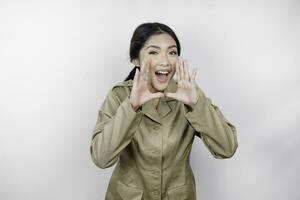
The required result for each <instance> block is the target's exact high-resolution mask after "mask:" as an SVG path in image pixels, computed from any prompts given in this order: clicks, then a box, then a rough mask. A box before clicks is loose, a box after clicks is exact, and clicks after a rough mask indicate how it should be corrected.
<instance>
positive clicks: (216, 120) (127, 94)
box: [90, 23, 238, 200]
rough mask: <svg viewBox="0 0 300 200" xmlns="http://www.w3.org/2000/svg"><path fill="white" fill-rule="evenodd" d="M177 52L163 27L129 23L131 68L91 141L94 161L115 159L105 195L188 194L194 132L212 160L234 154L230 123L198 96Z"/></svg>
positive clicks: (131, 198)
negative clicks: (131, 34) (134, 27)
mask: <svg viewBox="0 0 300 200" xmlns="http://www.w3.org/2000/svg"><path fill="white" fill-rule="evenodd" d="M179 55H180V43H179V40H178V38H177V37H176V35H175V33H174V32H173V31H172V30H171V28H169V27H168V26H166V25H164V24H161V23H144V24H141V25H139V26H138V27H137V28H136V29H135V31H134V33H133V36H132V39H131V43H130V59H131V62H132V63H133V64H135V67H134V69H133V70H132V71H131V73H130V74H129V76H128V77H127V78H126V80H125V81H123V82H120V83H118V84H115V85H114V86H113V87H112V89H111V90H110V91H109V92H108V95H107V97H106V99H105V101H104V102H103V103H102V105H101V108H100V110H99V112H98V114H99V115H98V120H97V122H96V125H95V128H94V130H93V136H92V141H91V149H90V150H91V157H92V160H93V162H94V163H95V164H96V165H97V166H98V167H100V168H107V167H110V166H112V165H113V164H115V163H117V164H116V166H115V168H114V171H113V173H112V176H111V179H110V182H109V185H108V188H107V192H106V196H105V199H106V200H121V199H122V200H141V199H143V200H148V199H149V200H150V199H164V200H177V199H178V200H184V199H187V200H195V199H196V189H195V180H194V175H193V172H192V169H191V166H190V162H189V161H190V152H191V147H192V144H193V140H194V137H195V136H198V137H199V138H201V139H202V141H203V142H204V144H205V145H206V147H207V148H208V150H209V151H210V152H211V154H212V155H213V156H214V157H215V158H218V159H225V158H230V157H232V156H233V154H234V153H235V151H236V149H237V146H238V143H237V137H236V129H235V127H234V125H233V124H231V123H230V122H229V121H227V120H226V119H225V117H224V116H223V114H222V113H221V111H220V110H219V108H218V107H217V106H216V105H214V104H212V101H211V100H210V99H209V98H208V97H206V96H205V94H204V92H203V91H202V90H201V89H200V88H199V86H198V85H197V84H196V81H195V80H196V71H195V70H193V72H192V73H191V74H190V73H189V69H188V66H187V62H186V60H184V59H182V58H180V57H179ZM175 73H176V77H177V79H176V80H175V79H173V76H174V74H175Z"/></svg>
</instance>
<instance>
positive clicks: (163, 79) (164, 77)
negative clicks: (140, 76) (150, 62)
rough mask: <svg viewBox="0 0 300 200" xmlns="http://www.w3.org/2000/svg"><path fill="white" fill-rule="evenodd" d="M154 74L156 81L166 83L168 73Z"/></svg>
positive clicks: (158, 72)
mask: <svg viewBox="0 0 300 200" xmlns="http://www.w3.org/2000/svg"><path fill="white" fill-rule="evenodd" d="M155 74H156V76H157V79H158V81H160V82H166V81H167V76H168V74H169V72H168V71H161V70H159V71H156V72H155Z"/></svg>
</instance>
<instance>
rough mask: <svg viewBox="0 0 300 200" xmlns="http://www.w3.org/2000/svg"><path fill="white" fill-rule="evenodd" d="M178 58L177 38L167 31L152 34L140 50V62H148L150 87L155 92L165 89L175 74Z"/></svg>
mask: <svg viewBox="0 0 300 200" xmlns="http://www.w3.org/2000/svg"><path fill="white" fill-rule="evenodd" d="M177 59H178V54H177V46H176V42H175V40H174V39H173V38H172V37H171V36H170V35H169V34H167V33H162V34H158V35H153V36H151V37H150V38H149V39H148V40H147V42H146V43H145V45H144V47H143V48H142V49H141V50H140V54H139V62H140V63H141V62H142V61H143V60H144V61H145V62H146V63H148V66H149V73H148V87H149V90H150V91H151V92H152V93H154V92H158V91H160V92H162V91H164V90H165V89H166V88H167V86H168V84H169V82H170V80H171V79H172V77H173V76H174V74H175V70H176V61H177Z"/></svg>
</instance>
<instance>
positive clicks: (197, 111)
mask: <svg viewBox="0 0 300 200" xmlns="http://www.w3.org/2000/svg"><path fill="white" fill-rule="evenodd" d="M197 94H198V95H199V98H198V101H197V103H196V104H195V105H193V106H189V105H185V109H186V114H185V117H186V119H187V120H188V122H189V123H190V125H191V126H192V127H193V128H194V130H195V131H196V135H197V136H198V137H200V138H202V141H203V142H204V144H205V146H206V147H207V148H208V149H209V151H210V152H211V154H212V155H213V156H214V157H215V158H218V159H224V158H230V157H232V156H233V155H234V153H235V151H236V149H237V147H238V142H237V135H236V134H237V132H236V128H235V126H234V125H233V124H231V123H230V122H229V121H228V120H227V119H226V118H225V117H224V115H223V114H222V113H221V111H220V109H219V108H218V107H217V106H216V105H214V104H212V101H211V99H210V98H207V97H206V96H205V94H204V93H203V91H202V90H201V89H200V88H199V87H197Z"/></svg>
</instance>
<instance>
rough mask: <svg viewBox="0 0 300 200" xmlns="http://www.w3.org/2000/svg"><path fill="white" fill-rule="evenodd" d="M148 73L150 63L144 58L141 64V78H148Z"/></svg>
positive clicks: (145, 79)
mask: <svg viewBox="0 0 300 200" xmlns="http://www.w3.org/2000/svg"><path fill="white" fill-rule="evenodd" d="M148 73H149V69H148V63H147V62H146V61H145V60H143V61H142V64H141V79H142V80H143V81H147V80H148Z"/></svg>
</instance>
